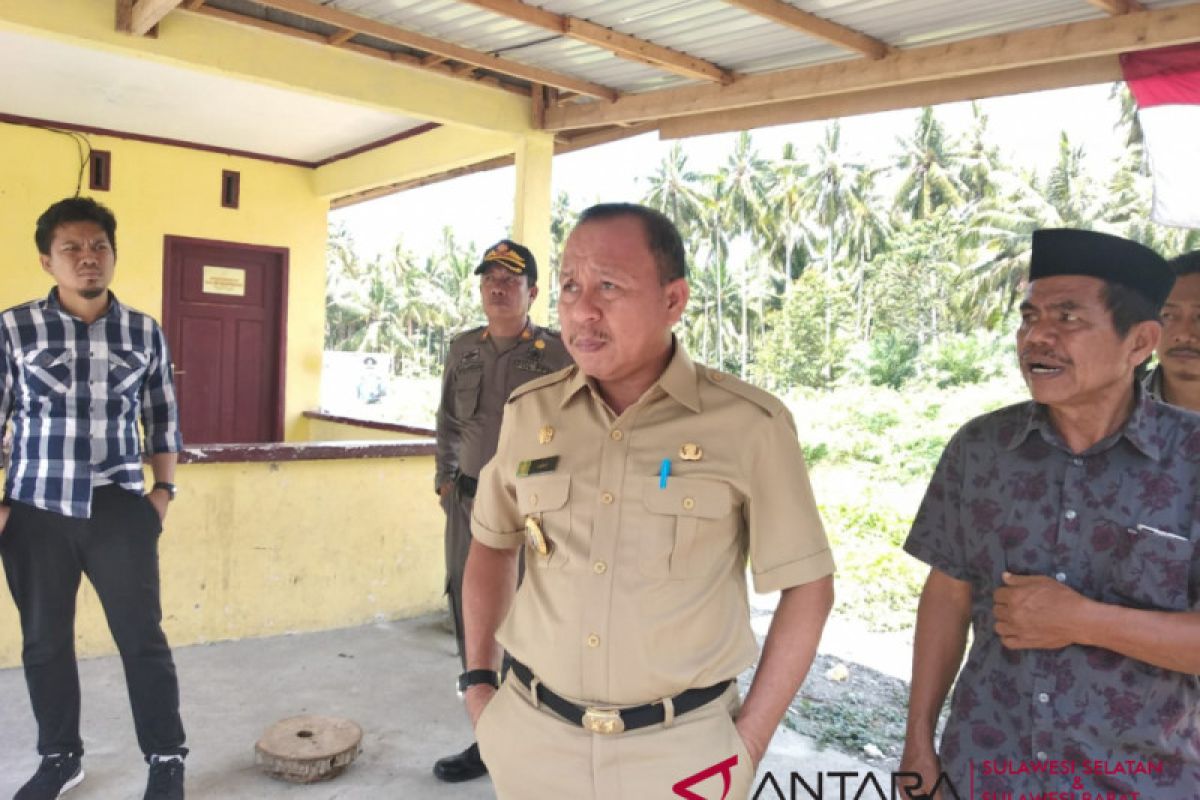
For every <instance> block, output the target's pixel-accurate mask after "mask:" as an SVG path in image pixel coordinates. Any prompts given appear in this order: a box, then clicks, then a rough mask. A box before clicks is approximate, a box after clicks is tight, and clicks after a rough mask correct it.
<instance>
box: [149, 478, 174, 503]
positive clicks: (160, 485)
mask: <svg viewBox="0 0 1200 800" xmlns="http://www.w3.org/2000/svg"><path fill="white" fill-rule="evenodd" d="M155 489H162V490H163V491H164V492H166V493H167V499H168V500H174V499H175V484H173V483H167V482H166V481H158V482H156V483H155V484H154V485H153V486H151V487H150V491H152V492H153V491H154V490H155Z"/></svg>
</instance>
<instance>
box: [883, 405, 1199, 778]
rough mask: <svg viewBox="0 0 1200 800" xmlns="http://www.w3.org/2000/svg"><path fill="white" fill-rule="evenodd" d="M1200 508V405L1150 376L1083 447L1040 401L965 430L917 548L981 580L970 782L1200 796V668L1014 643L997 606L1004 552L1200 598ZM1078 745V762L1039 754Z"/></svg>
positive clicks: (954, 759) (973, 659)
mask: <svg viewBox="0 0 1200 800" xmlns="http://www.w3.org/2000/svg"><path fill="white" fill-rule="evenodd" d="M1198 511H1200V416H1198V415H1195V414H1192V413H1190V412H1187V411H1183V410H1181V409H1177V408H1174V407H1172V406H1167V405H1164V404H1162V403H1159V402H1157V401H1156V400H1154V399H1153V398H1151V397H1149V396H1147V395H1146V394H1145V392H1143V391H1141V390H1139V391H1138V397H1137V402H1136V404H1135V408H1134V411H1133V413H1132V415H1131V416H1130V418H1129V420H1128V421H1127V423H1126V424H1125V426H1124V427H1123V429H1122V430H1121V431H1119V432H1118V433H1116V434H1114V435H1113V436H1111V437H1109V438H1107V439H1105V440H1104V441H1102V442H1100V443H1098V444H1097V445H1096V446H1094V447H1092V448H1091V449H1089V450H1088V451H1086V452H1084V453H1079V454H1075V453H1072V452H1071V451H1070V450H1069V449H1068V448H1067V446H1066V445H1065V443H1064V442H1063V441H1062V439H1061V437H1059V435H1058V434H1057V432H1056V431H1055V430H1054V427H1053V425H1052V424H1051V423H1050V420H1049V417H1048V415H1047V413H1046V410H1045V408H1044V407H1042V406H1039V405H1037V404H1035V403H1032V402H1026V403H1021V404H1018V405H1014V406H1010V407H1008V408H1004V409H1001V410H999V411H996V412H993V413H991V414H987V415H984V416H982V417H978V418H976V419H975V420H972V421H971V422H969V423H967V425H965V426H964V427H963V428H962V429H961V430H959V432H958V433H957V434H955V436H954V438H953V439H952V440H951V441H950V443H949V444H948V445H947V447H946V450H945V452H944V453H943V455H942V459H941V461H940V463H939V464H938V467H937V470H936V472H935V474H934V476H933V478H932V480H931V482H930V485H929V488H928V490H927V492H926V494H925V498H924V501H923V502H922V505H921V508H920V511H919V512H918V514H917V517H916V520H915V522H914V523H913V528H912V531H911V533H910V534H909V537H908V540H907V542H906V543H905V549H906V550H907V551H908V552H909V553H911V554H912V555H914V556H916V557H917V558H919V559H920V560H922V561H924V562H926V563H928V564H929V565H931V566H932V567H934V568H936V569H938V570H941V571H943V572H945V573H946V574H948V575H950V576H952V577H954V578H957V579H959V580H963V581H967V582H968V583H970V584H971V588H972V613H971V622H972V628H973V634H974V638H973V642H972V645H971V649H970V653H969V655H968V657H967V661H966V663H965V665H964V666H963V668H962V671H961V672H960V674H959V676H958V681H957V683H956V686H955V690H954V694H953V697H952V700H951V713H950V720H949V722H948V724H947V726H946V730H945V733H944V734H943V737H942V741H941V748H940V754H941V757H942V761H943V767H944V768H945V769H946V770H947V772H948V773H949V774H950V776H951V778H952V780H953V781H954V782H955V785H956V787H959V791H960V793H961V796H962V797H963V798H966V797H967V796H968V787H973V788H974V791H975V794H976V796H977V797H981V796H983V793H985V792H1001V793H1003V792H1010V793H1013V795H1012V796H1013V797H1019V796H1020V794H1019V793H1022V792H1025V793H1040V792H1072V791H1073V792H1075V793H1076V794H1077V795H1078V796H1080V797H1082V796H1083V794H1082V793H1083V792H1085V791H1090V792H1093V793H1095V792H1114V793H1118V794H1119V793H1125V794H1129V795H1130V796H1131V797H1132V794H1131V793H1133V792H1136V793H1138V796H1139V797H1140V798H1146V799H1147V800H1148V799H1150V798H1153V800H1185V798H1186V799H1187V800H1195V798H1197V797H1200V676H1196V675H1188V674H1183V673H1179V672H1172V671H1169V670H1166V669H1161V668H1159V667H1155V666H1152V665H1150V664H1147V663H1144V662H1140V661H1136V660H1134V659H1131V658H1128V657H1126V656H1123V655H1120V654H1118V653H1115V652H1112V651H1108V650H1103V649H1100V648H1095V647H1085V646H1081V645H1073V646H1070V647H1066V648H1063V649H1061V650H1023V651H1014V650H1009V649H1007V648H1005V647H1004V646H1003V645H1002V644H1001V642H1000V638H999V636H998V635H997V634H996V632H995V628H994V626H995V617H994V614H993V611H992V596H993V592H994V591H995V590H996V589H997V588H998V587H999V586H1000V585H1001V584H1002V580H1001V574H1002V573H1003V572H1004V571H1006V570H1007V571H1009V572H1013V573H1019V574H1031V575H1047V576H1051V577H1054V578H1056V579H1057V580H1060V581H1062V582H1063V583H1065V584H1067V585H1069V586H1070V587H1071V588H1073V589H1075V590H1076V591H1078V592H1080V593H1081V594H1083V595H1085V596H1087V597H1090V598H1092V599H1094V600H1098V601H1101V602H1104V603H1110V604H1116V605H1121V606H1126V607H1134V608H1143V609H1154V610H1161V611H1200V516H1198V515H1197V512H1198ZM1068 762H1069V763H1070V764H1071V765H1074V766H1073V767H1069V768H1070V769H1073V770H1074V771H1073V772H1069V773H1067V774H1061V773H1060V774H1048V772H1047V771H1043V770H1038V769H1037V768H1036V765H1038V764H1042V765H1049V764H1057V765H1059V769H1060V770H1061V769H1067V768H1068V767H1064V766H1063V765H1065V764H1068ZM1097 762H1100V763H1101V764H1103V765H1105V766H1104V768H1103V769H1099V770H1097V769H1095V765H1096V764H1097ZM1085 763H1086V764H1091V765H1093V768H1092V769H1091V770H1090V771H1089V774H1084V773H1083V772H1082V767H1081V766H1080V765H1082V764H1085ZM985 764H987V765H988V769H985V768H984V767H985ZM1005 764H1007V765H1008V767H1009V768H1008V769H998V768H997V766H998V765H1005ZM1131 764H1143V765H1147V766H1148V767H1149V768H1150V769H1149V773H1150V774H1130V766H1131ZM1022 765H1024V769H1022ZM1121 765H1124V769H1122V768H1121ZM998 773H1003V774H998ZM1014 773H1016V774H1014ZM1000 796H1003V795H1000ZM1068 796H1069V795H1068Z"/></svg>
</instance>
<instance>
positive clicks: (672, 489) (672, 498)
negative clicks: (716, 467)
mask: <svg viewBox="0 0 1200 800" xmlns="http://www.w3.org/2000/svg"><path fill="white" fill-rule="evenodd" d="M661 481H662V479H661V478H647V479H646V481H645V483H644V484H643V487H642V502H643V504H645V506H646V509H647V510H648V511H652V512H654V513H655V514H674V515H675V516H680V517H697V518H699V519H721V518H722V517H724V516H726V515H727V514H728V513H729V511H730V509H731V508H732V507H733V493H732V492H731V491H730V489H729V485H728V484H726V483H723V482H722V481H710V480H705V479H703V478H672V477H668V478H667V485H666V486H665V487H663V486H662V485H661Z"/></svg>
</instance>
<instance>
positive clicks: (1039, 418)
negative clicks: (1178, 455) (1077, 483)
mask: <svg viewBox="0 0 1200 800" xmlns="http://www.w3.org/2000/svg"><path fill="white" fill-rule="evenodd" d="M1133 391H1134V398H1133V413H1131V414H1130V415H1129V419H1127V420H1126V421H1125V425H1124V426H1122V428H1121V430H1119V431H1118V432H1117V433H1115V434H1113V435H1112V436H1109V437H1108V438H1106V439H1104V440H1103V441H1101V442H1098V443H1096V445H1095V446H1094V447H1092V448H1090V449H1089V450H1088V451H1087V454H1089V455H1090V454H1094V453H1100V452H1103V451H1105V450H1107V449H1108V448H1110V447H1112V446H1113V445H1114V444H1115V443H1116V442H1117V440H1118V439H1120V438H1122V437H1124V438H1125V439H1127V440H1128V441H1129V443H1130V444H1132V445H1133V446H1134V447H1136V448H1137V449H1138V450H1139V451H1141V453H1142V454H1143V455H1145V456H1146V457H1147V458H1151V459H1153V460H1154V461H1158V460H1160V459H1161V458H1162V450H1161V448H1160V447H1159V445H1158V438H1159V437H1158V410H1157V407H1156V405H1155V401H1154V399H1153V398H1151V397H1150V396H1149V395H1147V393H1146V391H1145V389H1143V388H1142V386H1141V385H1140V384H1136V383H1135V384H1134V388H1133ZM1027 405H1028V414H1027V416H1026V418H1025V424H1024V425H1022V426H1020V427H1018V428H1015V429H1014V431H1013V434H1012V436H1011V437H1010V438H1009V440H1008V441H1007V442H1005V443H1003V446H1004V449H1005V450H1009V451H1012V450H1016V449H1017V447H1019V446H1020V445H1022V444H1024V442H1025V440H1026V439H1028V438H1029V436H1030V434H1032V433H1033V432H1034V431H1035V430H1036V431H1038V432H1040V433H1041V435H1042V438H1043V439H1045V440H1046V442H1047V443H1048V444H1050V445H1053V446H1054V447H1056V448H1058V449H1059V450H1068V448H1067V446H1066V444H1065V443H1064V442H1063V440H1062V437H1061V436H1060V435H1059V433H1058V431H1057V430H1055V428H1054V424H1053V423H1052V422H1051V421H1050V415H1049V414H1048V413H1047V411H1046V406H1044V405H1042V404H1041V403H1034V402H1029V403H1028V404H1027ZM1081 455H1083V454H1081Z"/></svg>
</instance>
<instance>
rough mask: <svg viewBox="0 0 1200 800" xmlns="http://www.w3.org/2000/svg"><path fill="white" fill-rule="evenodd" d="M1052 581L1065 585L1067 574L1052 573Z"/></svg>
mask: <svg viewBox="0 0 1200 800" xmlns="http://www.w3.org/2000/svg"><path fill="white" fill-rule="evenodd" d="M1054 580H1056V581H1058V582H1059V583H1066V582H1067V573H1065V572H1056V573H1054Z"/></svg>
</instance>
